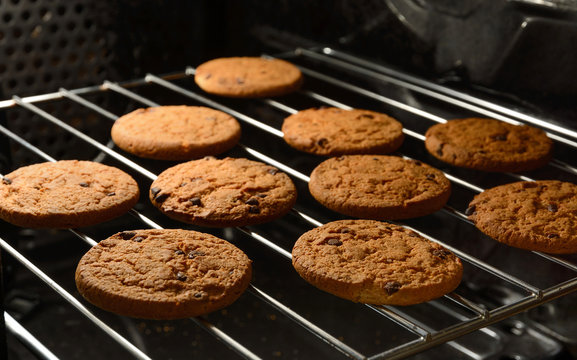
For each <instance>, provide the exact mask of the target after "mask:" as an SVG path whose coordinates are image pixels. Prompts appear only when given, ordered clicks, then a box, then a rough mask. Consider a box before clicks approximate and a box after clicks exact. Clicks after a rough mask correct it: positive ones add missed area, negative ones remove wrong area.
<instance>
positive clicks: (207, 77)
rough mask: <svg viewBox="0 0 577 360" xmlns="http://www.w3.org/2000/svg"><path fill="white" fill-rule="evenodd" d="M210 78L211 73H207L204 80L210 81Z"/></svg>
mask: <svg viewBox="0 0 577 360" xmlns="http://www.w3.org/2000/svg"><path fill="white" fill-rule="evenodd" d="M211 77H212V74H211V73H208V74H206V75H205V76H204V78H205V79H206V80H208V79H210V78H211Z"/></svg>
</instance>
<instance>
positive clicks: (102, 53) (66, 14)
mask: <svg viewBox="0 0 577 360" xmlns="http://www.w3.org/2000/svg"><path fill="white" fill-rule="evenodd" d="M97 10H98V9H97V8H96V7H95V5H94V2H92V4H91V2H90V1H87V0H53V1H38V0H9V1H6V0H2V1H0V79H1V81H0V94H1V95H2V96H1V97H2V98H3V99H4V98H7V97H11V96H12V95H17V96H27V95H31V94H35V93H42V92H50V91H57V90H58V89H59V88H62V87H64V88H77V87H82V86H85V85H88V84H95V83H100V82H102V81H103V80H104V79H105V78H107V75H108V78H110V74H109V71H110V64H111V57H112V52H110V51H108V49H109V48H110V47H109V44H108V43H107V39H106V36H105V32H104V31H103V29H102V28H101V26H99V24H98V22H97V21H96V20H95V19H98V17H97V16H95V15H96V12H97ZM93 100H94V101H96V102H97V103H99V104H101V105H106V104H103V103H102V101H103V100H102V99H93ZM47 106H48V107H49V110H50V111H51V112H54V113H55V114H58V115H57V116H59V117H61V118H64V119H73V120H72V121H73V122H74V121H75V120H76V122H77V123H78V124H82V126H83V127H85V129H83V130H85V131H87V132H88V133H89V134H91V136H95V137H97V138H101V137H102V136H103V134H99V127H98V126H94V125H95V122H96V117H95V115H94V114H90V113H89V112H81V113H79V112H78V111H75V112H74V113H73V112H72V108H71V107H70V106H68V105H67V104H66V103H58V104H48V105H47ZM6 117H7V119H8V124H10V128H11V129H13V130H16V131H18V132H20V133H23V134H24V136H25V138H26V139H27V140H28V141H30V142H31V143H33V144H36V145H41V146H45V147H46V148H47V149H48V152H49V153H50V154H52V155H53V156H57V157H63V158H69V157H73V155H74V153H77V152H78V151H93V150H91V149H88V148H87V147H86V146H85V145H84V144H82V143H81V142H79V141H78V139H74V138H73V137H72V136H70V134H67V133H65V132H63V131H62V130H60V129H57V128H52V127H51V126H49V125H47V124H46V123H45V122H39V121H38V119H37V117H36V116H34V115H31V113H30V112H25V111H22V110H17V109H14V110H11V109H10V110H7V111H6ZM80 119H82V120H83V121H79V120H80ZM27 156H29V154H27V153H26V152H23V151H21V150H20V151H19V150H17V149H16V148H13V149H12V157H13V159H14V160H15V161H16V162H20V163H28V162H31V161H32V160H28V159H27V158H26V157H27Z"/></svg>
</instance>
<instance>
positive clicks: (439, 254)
mask: <svg viewBox="0 0 577 360" xmlns="http://www.w3.org/2000/svg"><path fill="white" fill-rule="evenodd" d="M450 254H451V253H450V252H449V251H448V250H446V249H435V250H433V255H434V256H437V257H440V258H441V259H443V260H444V259H446V258H447V256H449V255H450Z"/></svg>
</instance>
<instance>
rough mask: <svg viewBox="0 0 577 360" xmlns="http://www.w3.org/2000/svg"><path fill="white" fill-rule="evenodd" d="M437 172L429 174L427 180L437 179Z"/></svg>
mask: <svg viewBox="0 0 577 360" xmlns="http://www.w3.org/2000/svg"><path fill="white" fill-rule="evenodd" d="M435 177H436V176H435V174H427V180H435Z"/></svg>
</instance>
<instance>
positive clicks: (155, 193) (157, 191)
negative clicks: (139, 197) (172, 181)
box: [150, 187, 161, 196]
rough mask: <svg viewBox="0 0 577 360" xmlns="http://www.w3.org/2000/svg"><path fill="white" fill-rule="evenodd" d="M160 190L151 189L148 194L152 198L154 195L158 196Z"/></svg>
mask: <svg viewBox="0 0 577 360" xmlns="http://www.w3.org/2000/svg"><path fill="white" fill-rule="evenodd" d="M160 190H161V189H160V188H157V187H153V188H150V193H151V194H152V196H156V195H158V193H159V192H160Z"/></svg>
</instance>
